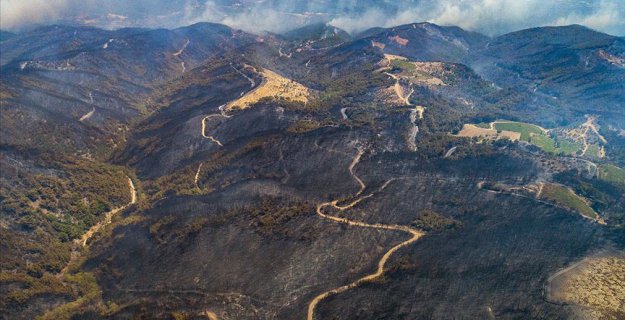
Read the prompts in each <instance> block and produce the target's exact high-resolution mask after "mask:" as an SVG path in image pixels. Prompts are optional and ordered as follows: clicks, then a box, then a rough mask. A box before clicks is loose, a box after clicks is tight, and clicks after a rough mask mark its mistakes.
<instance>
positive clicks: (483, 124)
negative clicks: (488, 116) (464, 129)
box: [475, 122, 490, 129]
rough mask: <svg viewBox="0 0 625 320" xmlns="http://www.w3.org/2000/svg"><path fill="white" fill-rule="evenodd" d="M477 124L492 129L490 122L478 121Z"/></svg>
mask: <svg viewBox="0 0 625 320" xmlns="http://www.w3.org/2000/svg"><path fill="white" fill-rule="evenodd" d="M475 126H476V127H479V128H484V129H490V123H488V122H480V123H477V124H476V125H475Z"/></svg>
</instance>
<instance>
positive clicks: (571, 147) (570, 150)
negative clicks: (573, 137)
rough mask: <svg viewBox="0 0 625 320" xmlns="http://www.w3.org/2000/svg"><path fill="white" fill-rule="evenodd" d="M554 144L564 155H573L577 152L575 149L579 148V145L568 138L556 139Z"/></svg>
mask: <svg viewBox="0 0 625 320" xmlns="http://www.w3.org/2000/svg"><path fill="white" fill-rule="evenodd" d="M556 146H557V148H558V151H560V152H562V153H563V154H566V155H574V154H576V153H577V151H578V150H579V149H580V145H579V144H577V143H575V142H573V141H569V140H564V139H562V140H561V139H558V140H557V141H556Z"/></svg>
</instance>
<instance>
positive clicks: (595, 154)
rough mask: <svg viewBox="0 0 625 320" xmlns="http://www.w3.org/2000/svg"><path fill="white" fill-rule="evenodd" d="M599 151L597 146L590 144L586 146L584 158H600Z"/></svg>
mask: <svg viewBox="0 0 625 320" xmlns="http://www.w3.org/2000/svg"><path fill="white" fill-rule="evenodd" d="M599 155H600V151H599V146H598V145H596V144H591V145H589V146H588V150H586V154H585V156H588V157H591V158H600V156H599Z"/></svg>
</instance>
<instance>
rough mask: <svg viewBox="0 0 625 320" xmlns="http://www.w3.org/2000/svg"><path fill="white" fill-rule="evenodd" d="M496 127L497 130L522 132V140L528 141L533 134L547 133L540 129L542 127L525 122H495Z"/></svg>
mask: <svg viewBox="0 0 625 320" xmlns="http://www.w3.org/2000/svg"><path fill="white" fill-rule="evenodd" d="M495 129H497V130H505V131H513V132H520V133H521V140H523V141H528V142H529V140H530V136H531V134H532V133H533V134H537V135H544V134H545V133H544V132H543V131H542V130H541V129H540V127H538V126H536V125H533V124H529V123H523V122H503V123H495Z"/></svg>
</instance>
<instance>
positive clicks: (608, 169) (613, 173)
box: [597, 164, 625, 186]
mask: <svg viewBox="0 0 625 320" xmlns="http://www.w3.org/2000/svg"><path fill="white" fill-rule="evenodd" d="M597 175H598V177H599V179H601V180H603V181H607V182H613V183H617V184H620V185H624V186H625V169H621V168H619V167H617V166H614V165H611V164H602V165H599V171H598V173H597Z"/></svg>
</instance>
